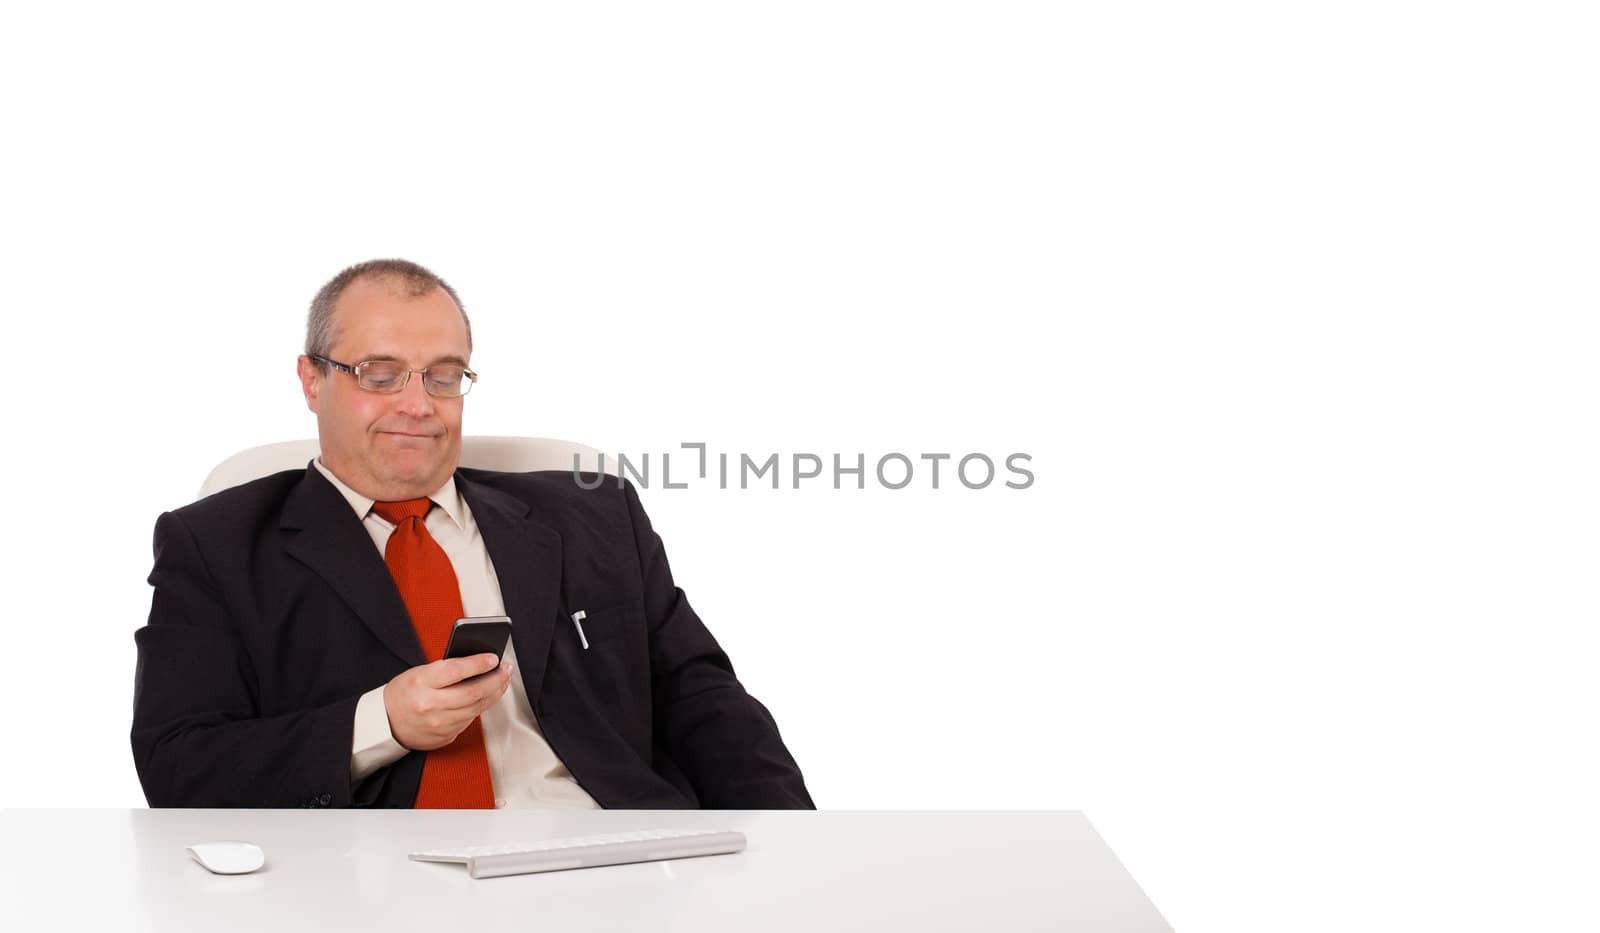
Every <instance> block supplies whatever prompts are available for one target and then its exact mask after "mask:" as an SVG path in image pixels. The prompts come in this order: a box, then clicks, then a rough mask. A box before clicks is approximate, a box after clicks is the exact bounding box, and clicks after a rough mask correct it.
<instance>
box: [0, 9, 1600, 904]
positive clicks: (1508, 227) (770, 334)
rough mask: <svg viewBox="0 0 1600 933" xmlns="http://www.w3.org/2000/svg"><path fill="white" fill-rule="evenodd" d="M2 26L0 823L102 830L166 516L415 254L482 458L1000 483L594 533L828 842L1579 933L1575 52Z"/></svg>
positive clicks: (1170, 898)
mask: <svg viewBox="0 0 1600 933" xmlns="http://www.w3.org/2000/svg"><path fill="white" fill-rule="evenodd" d="M43 9H44V7H43V5H40V6H39V8H38V10H40V11H42V10H43ZM40 11H30V12H20V13H19V12H16V11H11V12H8V13H7V14H6V16H5V19H4V22H3V23H0V87H3V88H4V90H3V91H0V94H3V95H4V98H3V99H4V111H3V120H4V125H3V132H4V150H3V153H0V160H3V169H4V170H3V175H0V214H3V219H0V257H3V260H0V261H3V263H4V270H5V274H4V277H3V280H0V281H3V284H4V292H3V294H4V297H5V311H6V317H5V333H6V334H7V335H8V337H9V340H8V341H7V344H8V346H9V348H10V352H11V354H12V356H11V358H10V361H9V362H10V365H9V366H8V367H7V372H8V373H9V374H10V377H11V385H10V389H11V391H10V396H9V398H10V404H9V406H8V410H7V417H6V419H5V420H6V427H7V429H8V430H7V441H6V450H7V456H6V458H5V460H6V466H5V477H4V480H5V483H4V488H5V489H6V490H7V491H8V495H7V500H8V501H7V506H6V508H7V512H8V514H9V516H10V518H11V526H12V529H13V534H12V536H11V540H12V541H13V544H12V545H11V546H10V547H9V548H8V549H7V550H8V555H9V556H8V558H7V560H6V563H5V576H6V579H5V593H6V596H5V599H6V602H7V605H8V611H7V612H6V613H5V616H6V619H7V622H8V623H9V629H10V635H9V637H8V639H7V641H8V645H9V650H8V652H7V654H8V658H9V661H8V663H7V664H6V665H5V670H6V674H5V676H4V677H3V678H0V703H3V708H4V710H5V712H6V716H5V722H6V727H5V735H6V739H5V745H6V746H7V751H6V754H5V759H6V762H7V763H6V764H5V766H4V768H3V769H0V803H3V804H4V805H7V806H114V807H124V806H141V805H143V797H142V795H141V793H140V790H139V787H138V783H137V781H136V779H135V776H134V772H133V768H132V764H131V759H130V754H129V747H128V739H127V732H128V725H129V711H130V698H131V686H132V676H133V661H134V651H133V637H132V633H133V630H134V629H135V628H136V627H137V626H139V625H140V624H142V622H143V618H144V615H145V613H146V612H147V610H148V605H149V589H148V587H147V586H146V584H145V583H144V577H145V575H146V574H147V573H148V571H149V565H150V550H149V547H150V532H151V528H152V526H153V523H154V520H155V517H156V515H157V514H158V513H159V512H160V511H161V510H163V509H168V508H174V507H177V506H179V505H182V504H184V503H185V502H187V501H189V500H190V499H191V498H192V497H193V494H194V491H195V489H196V488H197V486H198V484H199V482H200V480H201V479H202V478H203V477H204V475H205V474H206V472H207V471H208V470H209V469H210V468H211V466H212V465H213V464H214V463H216V462H217V461H219V460H221V459H222V458H224V457H225V456H227V455H229V454H231V453H233V452H234V451H236V450H238V449H241V448H244V447H248V446H253V445H256V444H260V443H265V442H268V441H274V440H280V439H287V438H294V437H306V436H311V435H312V434H313V433H314V428H315V426H314V422H313V421H312V418H311V416H310V415H309V414H308V413H307V412H306V411H305V409H304V406H303V404H302V402H301V400H300V398H299V391H298V388H297V386H296V384H295V380H294V356H295V354H296V353H297V352H298V350H299V347H300V342H301V340H302V334H303V331H302V328H303V315H304V308H305V306H306V303H307V302H308V300H309V299H310V297H311V295H312V293H313V292H314V291H315V290H316V288H317V287H318V286H319V285H320V284H321V283H322V282H323V281H324V280H325V279H326V278H328V277H329V276H330V275H332V274H333V273H334V272H336V271H337V270H338V269H339V268H341V267H342V266H344V265H346V264H348V263H351V262H355V261H358V260H362V259H367V258H371V257H376V256H404V257H407V258H411V259H414V260H417V261H420V262H422V263H424V264H426V265H428V266H430V267H432V268H434V269H435V270H436V271H438V272H439V273H441V274H442V275H444V276H445V277H446V278H447V279H449V280H450V281H451V282H452V283H453V284H454V285H456V286H457V288H458V289H459V290H460V291H461V293H462V295H463V298H464V300H465V302H466V305H467V309H468V311H469V312H470V313H471V315H472V317H473V323H474V328H475V336H476V338H477V346H478V350H477V353H476V355H475V357H474V363H475V364H476V366H477V368H478V369H479V370H480V371H481V372H482V373H483V374H484V379H483V382H482V383H481V385H480V387H479V390H478V391H477V392H476V393H474V395H473V396H472V398H471V399H470V400H469V401H468V403H467V415H466V417H467V428H468V431H469V432H470V433H480V434H524V435H544V436H554V437H565V438H572V439H576V440H581V441H584V442H587V443H589V444H593V445H595V446H599V447H602V448H605V449H607V450H611V451H626V452H631V453H641V452H647V451H648V452H655V453H657V454H659V452H661V451H663V450H672V449H675V448H676V447H677V445H678V444H679V443H680V442H683V441H704V442H706V443H708V444H710V445H711V448H712V450H713V451H732V452H740V451H743V452H750V453H752V454H755V455H758V456H760V457H764V456H765V455H767V454H770V453H773V452H777V453H782V454H785V455H787V454H789V453H792V452H795V451H808V452H817V453H821V454H823V455H824V456H828V455H831V454H832V453H842V454H844V455H846V456H847V457H849V458H852V459H853V457H854V455H855V454H857V453H865V454H867V455H868V457H869V462H870V460H871V459H872V458H875V457H877V456H879V455H881V454H883V453H887V452H892V451H899V452H905V453H907V454H910V455H912V456H916V455H917V454H919V453H922V452H949V453H954V454H956V455H957V456H960V455H962V454H965V453H971V452H982V453H987V454H989V455H991V456H993V457H996V458H997V459H998V458H1002V457H1004V456H1005V455H1007V454H1009V453H1012V452H1017V451H1022V452H1027V453H1029V454H1031V455H1032V457H1033V462H1032V464H1031V466H1032V468H1033V470H1034V472H1035V474H1036V476H1037V481H1036V483H1035V485H1034V486H1033V487H1032V488H1031V489H1027V490H1022V491H1017V490H1010V489H1005V488H1003V487H1000V486H998V484H997V485H996V486H995V487H992V488H989V489H985V490H979V491H974V490H967V489H964V488H962V487H961V486H960V485H959V484H954V483H950V482H949V481H948V477H947V478H946V481H945V482H944V483H942V484H941V486H942V487H943V488H941V489H939V490H938V491H933V490H931V489H929V488H927V485H926V484H925V483H924V482H921V481H919V482H916V483H914V484H913V486H912V488H909V489H906V490H903V491H898V492H896V491H888V490H884V489H881V488H875V489H868V490H866V491H857V490H850V489H846V490H838V491H835V490H833V489H832V488H830V487H829V485H828V484H827V483H825V482H813V483H812V484H811V485H812V486H813V487H814V488H809V489H806V488H803V489H801V490H798V491H796V490H792V489H784V490H779V491H772V490H770V489H767V490H749V491H743V492H741V491H737V490H718V489H716V488H714V486H710V485H707V484H697V485H696V486H694V487H692V488H691V489H689V490H683V491H676V490H674V491H668V490H663V489H659V488H652V489H648V490H646V491H645V492H644V493H643V495H644V502H645V505H646V507H647V508H648V509H649V510H650V513H651V515H652V517H653V518H654V520H655V522H656V525H657V528H658V530H660V532H661V533H662V535H663V537H664V538H665V540H666V542H667V545H668V551H669V554H670V555H671V556H672V559H673V564H674V570H675V572H676V574H677V577H678V581H679V583H680V585H682V586H683V587H684V588H685V589H686V590H687V592H688V594H689V596H690V598H691V600H692V601H693V603H694V605H695V606H696V607H697V609H698V611H699V612H700V614H701V616H702V617H703V618H704V619H705V620H706V622H707V624H708V625H709V626H710V627H711V628H712V630H713V631H714V632H715V633H716V634H717V635H718V636H719V638H720V639H721V640H722V642H723V644H724V646H725V647H726V648H727V649H728V651H729V653H730V654H731V656H732V658H733V660H734V663H735V665H736V666H737V668H738V671H739V674H740V676H741V678H742V679H743V680H744V681H745V682H746V684H747V686H748V687H749V688H750V690H751V691H752V692H753V693H754V694H755V695H756V696H758V697H760V698H761V699H762V700H764V701H765V702H766V703H767V704H768V705H769V706H770V708H771V709H772V710H773V712H774V714H775V715H776V717H777V719H778V722H779V724H780V726H781V727H782V729H783V732H784V736H785V738H786V740H787V741H788V743H789V745H790V748H791V749H792V750H793V751H794V753H795V755H796V757H797V758H798V760H799V761H800V762H801V764H802V766H803V767H804V770H805V773H806V777H807V779H808V783H809V784H810V786H811V789H812V791H813V793H814V796H815V797H816V799H817V802H818V803H819V805H821V806H823V807H827V808H1072V809H1083V810H1084V811H1086V812H1087V814H1088V815H1089V817H1090V819H1092V820H1093V821H1094V823H1095V824H1096V826H1097V827H1098V828H1099V829H1100V831H1101V832H1102V833H1103V834H1104V835H1105V837H1106V838H1107V840H1108V841H1109V842H1110V843H1111V845H1112V847H1113V848H1114V849H1115V850H1116V851H1117V852H1118V854H1119V855H1120V856H1121V858H1122V859H1123V860H1124V862H1125V863H1126V864H1127V866H1128V867H1129V869H1130V870H1131V871H1132V873H1133V874H1134V876H1135V877H1136V878H1137V879H1139V881H1140V882H1141V883H1142V884H1143V885H1144V887H1145V889H1146V891H1147V892H1148V893H1149V894H1150V896H1151V898H1152V899H1153V900H1154V901H1155V903H1156V905H1157V906H1158V907H1159V908H1160V909H1161V910H1162V911H1163V912H1164V913H1165V914H1166V916H1167V917H1168V919H1169V920H1170V921H1171V922H1172V923H1173V925H1174V926H1175V927H1176V928H1177V929H1179V930H1182V931H1200V930H1219V931H1221V930H1226V931H1242V930H1261V931H1281V930H1291V929H1292V930H1351V929H1394V930H1416V929H1424V928H1429V929H1452V930H1460V929H1485V930H1490V929H1537V930H1545V931H1547V930H1560V929H1594V928H1595V925H1596V917H1595V908H1594V902H1593V897H1592V889H1593V885H1594V879H1595V877H1596V870H1597V867H1600V866H1597V859H1596V857H1595V854H1594V853H1595V852H1596V851H1597V848H1600V843H1597V842H1596V835H1597V832H1600V819H1597V816H1600V807H1597V804H1596V802H1595V788H1596V786H1597V783H1596V781H1597V777H1600V774H1597V768H1596V753H1595V727H1594V723H1595V716H1594V713H1595V710H1596V700H1597V699H1600V697H1597V695H1596V694H1597V689H1596V686H1595V682H1594V676H1593V669H1594V666H1595V665H1594V649H1595V638H1594V636H1593V634H1592V630H1593V627H1594V625H1595V623H1596V621H1597V619H1600V617H1597V613H1596V608H1597V607H1596V593H1595V586H1594V581H1595V562H1596V558H1597V556H1600V555H1597V550H1600V548H1597V529H1600V524H1597V521H1596V519H1597V517H1600V516H1597V511H1600V509H1597V505H1600V502H1597V498H1600V495H1597V486H1600V484H1597V478H1600V470H1597V467H1600V463H1597V453H1600V444H1597V441H1596V431H1595V413H1596V412H1595V405H1594V400H1595V399H1596V397H1597V396H1596V390H1597V386H1596V375H1595V374H1596V367H1595V364H1594V359H1595V354H1596V347H1595V337H1596V331H1597V328H1596V326H1595V311H1596V300H1595V299H1596V288H1595V284H1596V263H1595V256H1596V248H1597V246H1600V243H1597V240H1600V237H1597V223H1600V222H1597V217H1600V213H1597V207H1600V204H1597V200H1600V199H1597V197H1596V194H1597V182H1596V166H1597V165H1600V152H1597V148H1600V147H1597V133H1596V103H1597V102H1596V99H1595V97H1596V95H1595V90H1596V88H1597V87H1600V83H1597V81H1600V75H1597V70H1600V69H1597V67H1596V55H1595V53H1594V49H1595V47H1596V43H1597V40H1600V36H1597V35H1596V29H1595V25H1596V24H1595V22H1594V21H1593V19H1592V18H1590V17H1589V15H1588V12H1587V10H1585V5H1583V4H1539V3H1526V2H1524V3H1517V4H1510V3H1501V4H1494V3H1476V4H1471V3H1468V4H1461V3H1454V4H1444V3H1437V4H1425V3H1406V2H1392V0H1391V2H1383V3H1340V4H1319V5H1311V4H1277V3H1253V4H1252V3H1207V4H1179V3H1165V4H1163V3H1130V2H1119V3H1104V4H1088V5H1067V4H1039V5H1019V4H1004V3H982V4H979V3H969V4H955V3H921V4H907V5H887V4H878V3H861V2H855V3H845V4H822V3H808V4H793V5H788V6H787V7H767V6H757V5H752V4H744V3H728V4H720V5H701V4H694V5H683V4H659V5H655V6H650V7H645V8H629V7H622V6H616V5H613V4H582V5H577V4H573V5H564V8H563V9H559V10H550V9H541V10H537V11H534V10H518V11H515V12H513V11H510V10H505V9H497V8H492V7H472V8H470V9H469V8H464V7H462V6H461V5H459V4H458V5H456V6H455V7H453V8H451V9H450V10H449V12H445V9H444V7H442V6H438V7H436V6H431V5H429V6H425V5H420V4H404V3H384V4H369V5H362V6H356V5H340V6H339V7H338V8H337V9H328V8H322V7H306V8H298V9H297V8H294V7H290V6H284V5H278V6H275V7H272V8H267V7H259V8H256V9H253V10H251V11H248V12H246V11H243V10H233V9H224V8H222V7H220V6H217V5H210V4H193V5H183V6H179V5H161V6H151V5H148V4H140V5H121V6H111V5H107V6H105V7H98V6H85V5H81V4H76V5H74V4H57V5H52V6H50V7H49V8H48V12H40Z"/></svg>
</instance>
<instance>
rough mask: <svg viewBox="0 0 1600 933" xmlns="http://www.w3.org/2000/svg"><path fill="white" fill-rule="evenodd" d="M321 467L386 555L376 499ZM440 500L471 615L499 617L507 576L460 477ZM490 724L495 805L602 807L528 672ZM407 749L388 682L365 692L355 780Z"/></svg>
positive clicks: (429, 524) (487, 743) (434, 513)
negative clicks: (532, 699) (571, 763)
mask: <svg viewBox="0 0 1600 933" xmlns="http://www.w3.org/2000/svg"><path fill="white" fill-rule="evenodd" d="M316 467H317V470H318V471H319V472H320V473H321V474H322V475H323V476H325V477H327V478H328V482H330V483H332V484H333V488H335V489H337V490H339V492H340V493H342V494H343V495H344V498H345V500H346V501H347V502H349V503H350V507H351V508H353V509H355V512H356V517H357V518H359V519H361V524H362V527H364V528H366V529H367V534H369V535H371V536H372V543H373V544H374V545H375V546H376V547H377V548H378V554H379V556H380V557H381V556H382V554H383V549H384V547H385V545H387V544H388V543H389V535H390V534H391V533H392V532H393V531H394V525H392V524H390V523H389V522H388V521H386V520H384V518H383V516H381V515H379V514H378V513H377V512H374V511H372V502H373V500H371V499H369V498H367V497H366V496H363V495H362V494H361V493H359V492H356V491H355V490H354V489H351V488H350V487H349V486H346V485H345V484H344V483H343V482H341V481H340V479H339V478H338V477H337V476H334V475H333V473H332V472H331V471H330V470H329V469H328V468H327V467H326V466H323V464H322V458H321V457H318V458H317V460H316ZM428 498H429V499H431V500H433V503H434V504H435V505H437V506H438V508H436V509H430V510H429V511H428V514H427V516H426V517H425V518H423V520H422V524H423V526H424V527H426V528H427V529H428V533H429V534H430V535H432V536H433V539H434V540H435V541H437V542H439V546H440V547H441V548H443V549H444V553H445V556H446V557H448V558H450V566H451V567H452V568H454V570H455V572H456V582H457V583H458V584H459V585H460V587H461V608H462V611H463V613H464V614H465V615H468V616H497V615H504V614H505V602H504V600H503V598H502V597H501V595H500V578H499V577H498V576H497V575H496V574H495V571H494V563H493V562H492V561H491V560H490V559H489V550H488V548H486V547H484V544H483V537H482V536H481V535H479V534H478V523H477V522H475V521H473V519H472V509H471V508H470V507H468V505H467V502H466V500H465V499H463V498H461V494H460V493H459V492H457V491H456V481H455V477H454V476H452V477H451V478H450V479H448V480H446V481H445V484H444V485H443V486H440V487H439V488H438V489H436V490H434V492H433V494H432V495H430V496H429V497H428ZM515 658H516V654H515V651H514V650H513V648H512V646H511V644H510V643H509V642H508V643H507V644H506V653H505V660H506V661H511V662H513V663H515ZM478 718H479V719H480V720H481V721H482V723H483V741H484V747H485V751H487V752H488V756H489V777H490V779H491V780H492V781H493V782H494V805H495V807H497V808H503V807H544V808H563V809H595V808H596V807H598V806H599V804H597V803H595V801H594V798H593V797H590V796H589V794H588V793H587V792H585V791H584V789H583V788H582V787H579V786H578V782H577V781H576V780H574V779H573V777H572V773H571V772H569V771H568V770H567V767H566V765H564V764H562V763H561V760H560V759H559V758H557V757H556V754H555V752H554V751H553V750H552V749H551V748H550V743H548V742H546V741H545V738H544V732H543V731H541V730H540V728H539V723H538V721H537V720H535V719H534V717H533V707H532V705H530V704H529V703H528V691H527V688H526V687H524V686H523V684H522V672H521V670H518V671H517V672H516V673H515V674H513V675H512V677H511V687H510V689H508V690H507V691H506V692H505V693H504V694H503V695H502V696H501V697H500V699H499V701H498V702H496V703H495V704H494V705H493V706H491V707H489V708H488V709H486V710H484V711H483V715H482V716H480V717H478ZM405 754H406V748H405V746H403V745H401V744H400V743H399V742H396V741H395V740H394V734H393V733H391V732H390V731H389V713H388V710H387V709H386V708H385V707H384V704H383V687H374V688H372V689H371V690H369V691H367V692H366V693H365V694H363V695H362V697H361V700H360V702H359V703H357V704H356V721H355V731H354V739H353V741H352V744H351V749H350V783H351V784H354V783H356V782H357V781H360V780H361V779H362V778H364V777H366V776H367V775H369V774H371V773H372V772H374V771H376V770H378V769H379V768H381V767H383V766H384V765H387V764H390V763H392V762H395V761H398V760H399V759H400V758H402V757H404V756H405Z"/></svg>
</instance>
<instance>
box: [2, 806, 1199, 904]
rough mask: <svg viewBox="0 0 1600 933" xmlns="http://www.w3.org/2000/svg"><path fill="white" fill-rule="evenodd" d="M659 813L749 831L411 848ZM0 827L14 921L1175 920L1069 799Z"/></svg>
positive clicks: (93, 819)
mask: <svg viewBox="0 0 1600 933" xmlns="http://www.w3.org/2000/svg"><path fill="white" fill-rule="evenodd" d="M649 827H694V828H704V829H711V828H718V829H733V830H738V831H740V832H742V833H744V834H745V836H746V837H748V839H749V847H748V848H747V849H746V850H745V851H744V852H742V853H739V854H736V855H716V856H707V857H703V858H696V859H685V860H678V861H671V862H652V863H643V864H634V865H617V866H611V867H607V868H591V869H581V870H578V871H566V872H552V873H548V874H538V875H518V876H513V877H506V878H489V879H482V880H476V881H475V880H473V879H471V878H468V877H467V873H466V870H465V869H464V868H463V867H462V866H458V865H443V864H429V863H422V862H412V861H410V860H408V859H407V858H406V854H407V853H408V852H411V851H414V850H417V849H422V848H427V847H430V846H448V845H480V844H488V843H495V842H513V841H527V840H536V839H540V838H546V837H551V836H581V835H591V834H595V833H603V832H621V831H624V830H631V829H645V828H649ZM217 839H244V840H248V841H250V842H254V843H256V844H257V845H259V846H261V847H262V849H264V850H265V851H266V854H267V864H266V867H265V868H262V869H261V870H260V871H258V872H256V873H254V874H250V875H237V876H219V875H212V874H210V873H208V872H207V871H206V870H205V869H203V868H201V867H200V866H199V865H198V864H195V863H194V862H193V861H192V860H190V858H189V856H188V854H187V853H185V852H184V846H186V845H189V844H191V843H195V842H203V841H210V840H217ZM0 841H3V844H0V894H3V896H0V905H3V907H0V913H3V915H4V917H5V921H6V924H7V925H8V926H10V925H11V924H13V923H14V922H16V921H17V920H23V921H24V926H21V927H12V928H13V929H56V928H63V929H64V928H72V929H118V930H162V931H174V933H184V931H191V930H192V931H206V933H210V931H216V930H272V931H285V930H288V931H293V933H300V931H304V930H311V929H357V928H365V929H375V930H376V929H381V930H384V931H393V930H424V931H428V933H451V931H467V933H490V931H500V930H513V929H523V930H531V929H537V930H540V931H543V933H568V931H576V930H615V929H649V930H663V931H666V930H676V931H685V933H689V931H694V933H717V931H724V930H740V931H744V930H760V931H767V930H806V931H817V930H826V931H834V930H872V931H883V930H916V931H928V930H963V931H967V930H980V931H982V930H992V931H1002V930H1003V931H1013V930H1090V931H1135V930H1138V931H1145V930H1159V931H1168V933H1170V929H1171V928H1170V927H1168V926H1167V924H1166V923H1165V921H1163V920H1162V919H1161V916H1160V914H1158V913H1157V912H1156V910H1155V908H1154V907H1153V906H1152V905H1151V903H1150V901H1149V900H1148V899H1147V898H1146V897H1145V896H1144V894H1143V892H1141V891H1140V890H1139V886H1138V885H1137V884H1135V883H1134V880H1133V879H1132V878H1131V877H1129V875H1128V873H1127V871H1125V870H1124V869H1123V867H1122V865H1121V863H1120V862H1118V861H1117V858H1116V856H1115V855H1113V854H1112V853H1111V850H1110V849H1108V848H1107V847H1106V844H1105V843H1104V842H1103V841H1102V840H1101V839H1100V836H1099V834H1097V833H1096V832H1095V831H1094V829H1093V827H1091V826H1090V825H1089V822H1088V820H1086V819H1084V817H1083V814H1081V813H1077V812H1072V811H1045V812H971V811H966V812H895V811H888V812H867V811H838V810H835V811H826V810H824V811H818V812H792V811H770V812H769V811H743V810H738V811H726V810H725V811H710V812H706V811H688V810H672V811H641V810H592V811H581V812H561V811H533V810H516V811H508V810H501V811H409V810H386V811H349V810H3V811H0ZM80 850H81V851H80Z"/></svg>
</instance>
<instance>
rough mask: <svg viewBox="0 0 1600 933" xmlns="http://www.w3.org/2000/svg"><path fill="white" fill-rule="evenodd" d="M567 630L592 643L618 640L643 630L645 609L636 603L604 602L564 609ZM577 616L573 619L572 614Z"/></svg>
mask: <svg viewBox="0 0 1600 933" xmlns="http://www.w3.org/2000/svg"><path fill="white" fill-rule="evenodd" d="M565 614H566V617H567V629H568V634H569V635H570V637H572V638H573V639H574V640H576V641H578V642H579V647H582V643H583V642H585V641H587V642H588V643H589V646H590V647H593V646H595V645H597V644H604V643H607V642H612V641H616V640H617V639H621V638H625V637H626V636H628V635H629V634H639V635H642V634H643V633H644V613H643V610H641V609H640V608H639V606H638V605H636V604H634V603H620V604H618V605H615V606H602V607H600V608H598V609H573V610H571V611H568V612H566V613H565ZM575 614H576V615H577V616H578V618H577V619H574V618H573V616H574V615H575Z"/></svg>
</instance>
